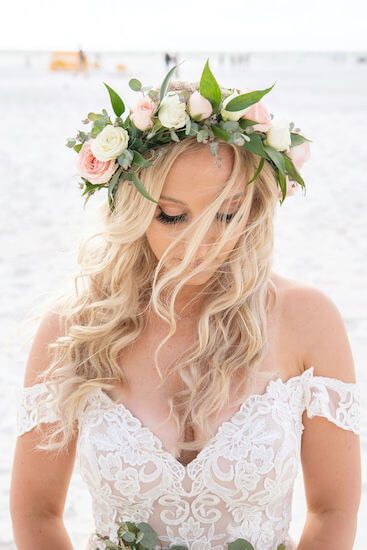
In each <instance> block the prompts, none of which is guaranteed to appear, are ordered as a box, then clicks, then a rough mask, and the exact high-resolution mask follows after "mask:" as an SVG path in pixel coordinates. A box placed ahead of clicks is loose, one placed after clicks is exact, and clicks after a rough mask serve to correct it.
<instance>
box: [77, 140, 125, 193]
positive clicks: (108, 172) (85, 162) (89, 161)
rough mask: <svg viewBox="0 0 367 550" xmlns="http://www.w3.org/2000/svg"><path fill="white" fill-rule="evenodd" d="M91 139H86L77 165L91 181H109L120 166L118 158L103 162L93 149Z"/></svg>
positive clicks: (80, 172) (82, 174)
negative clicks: (94, 153)
mask: <svg viewBox="0 0 367 550" xmlns="http://www.w3.org/2000/svg"><path fill="white" fill-rule="evenodd" d="M90 146H91V141H90V140H89V141H85V142H84V143H83V146H82V148H81V149H80V151H79V154H78V158H77V160H76V167H77V170H78V172H79V174H80V175H81V176H83V178H85V179H87V180H88V181H90V182H91V183H107V182H108V181H109V180H110V179H111V176H112V174H113V173H114V172H116V170H117V168H118V167H119V165H118V163H117V162H116V160H109V161H107V162H103V161H102V160H98V159H97V158H96V157H95V156H94V155H93V153H92V151H91V148H90Z"/></svg>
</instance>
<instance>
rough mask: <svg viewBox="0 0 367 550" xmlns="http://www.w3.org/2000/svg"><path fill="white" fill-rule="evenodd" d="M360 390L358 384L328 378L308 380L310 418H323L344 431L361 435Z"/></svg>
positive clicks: (305, 390)
mask: <svg viewBox="0 0 367 550" xmlns="http://www.w3.org/2000/svg"><path fill="white" fill-rule="evenodd" d="M360 401H361V395H360V388H359V386H358V384H357V383H356V382H344V381H342V380H339V379H337V378H330V377H327V376H313V377H312V379H311V378H308V379H307V381H306V384H305V387H304V403H305V410H306V411H307V416H308V418H312V417H313V416H323V417H325V418H327V419H328V420H330V421H331V422H333V423H334V424H336V425H337V426H339V427H340V428H343V429H344V430H350V431H353V432H354V433H355V434H357V435H360V433H361V427H360Z"/></svg>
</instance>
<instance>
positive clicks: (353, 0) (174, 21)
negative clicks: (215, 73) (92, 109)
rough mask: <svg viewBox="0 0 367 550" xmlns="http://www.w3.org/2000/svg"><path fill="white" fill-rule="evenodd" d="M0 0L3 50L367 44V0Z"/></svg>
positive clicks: (352, 47)
mask: <svg viewBox="0 0 367 550" xmlns="http://www.w3.org/2000/svg"><path fill="white" fill-rule="evenodd" d="M0 1H1V3H2V10H1V11H2V16H1V23H2V25H1V33H0V50H60V49H61V50H64V49H66V50H70V49H78V48H79V47H82V48H83V49H85V50H91V51H149V50H151V51H165V50H168V51H218V50H222V51H362V52H363V51H367V38H366V37H367V23H366V21H367V2H366V0H349V1H346V0H303V1H302V0H273V1H271V0H251V1H249V0H242V1H241V0H231V1H230V2H225V1H224V0H222V1H221V2H220V1H219V0H150V1H148V0H135V1H132V2H128V1H126V0H63V1H62V2H60V1H59V0H13V1H12V2H8V1H6V0H0Z"/></svg>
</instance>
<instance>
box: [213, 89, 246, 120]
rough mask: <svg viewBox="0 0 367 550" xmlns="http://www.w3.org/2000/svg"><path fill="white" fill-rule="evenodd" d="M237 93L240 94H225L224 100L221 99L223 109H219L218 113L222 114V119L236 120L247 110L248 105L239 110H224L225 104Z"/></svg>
mask: <svg viewBox="0 0 367 550" xmlns="http://www.w3.org/2000/svg"><path fill="white" fill-rule="evenodd" d="M239 95H242V94H236V93H232V94H231V95H229V96H227V97H226V98H225V99H224V100H223V109H222V110H221V112H220V114H221V115H222V119H223V120H224V121H226V120H233V121H235V122H236V121H237V120H239V119H240V118H241V117H242V116H243V115H244V114H245V113H246V111H248V110H249V108H250V107H246V109H241V111H226V110H225V106H226V105H227V104H228V103H229V102H230V101H232V99H233V98H235V97H237V96H239Z"/></svg>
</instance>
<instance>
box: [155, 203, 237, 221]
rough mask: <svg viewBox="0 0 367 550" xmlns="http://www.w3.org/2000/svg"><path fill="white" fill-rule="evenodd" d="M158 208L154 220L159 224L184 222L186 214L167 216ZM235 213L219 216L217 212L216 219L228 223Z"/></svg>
mask: <svg viewBox="0 0 367 550" xmlns="http://www.w3.org/2000/svg"><path fill="white" fill-rule="evenodd" d="M158 208H159V209H160V213H159V214H158V216H156V220H158V221H159V222H161V223H173V224H177V223H183V222H185V221H186V214H180V215H179V216H169V215H168V214H166V213H165V212H164V211H163V210H162V208H161V207H160V206H158ZM236 212H237V211H236ZM236 212H232V213H231V214H221V213H220V212H218V214H217V219H218V220H219V221H221V222H223V220H225V222H226V223H229V222H230V221H231V219H232V218H233V216H234V215H235V214H236Z"/></svg>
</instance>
